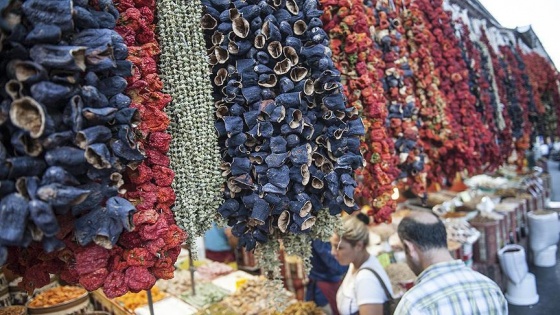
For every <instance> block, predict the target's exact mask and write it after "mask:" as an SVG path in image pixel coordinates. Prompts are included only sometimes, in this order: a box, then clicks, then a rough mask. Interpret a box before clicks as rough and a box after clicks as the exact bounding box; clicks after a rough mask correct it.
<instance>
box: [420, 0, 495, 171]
mask: <svg viewBox="0 0 560 315" xmlns="http://www.w3.org/2000/svg"><path fill="white" fill-rule="evenodd" d="M418 5H419V7H420V9H421V10H422V12H424V14H425V17H426V18H427V21H429V23H427V24H426V25H429V28H430V30H431V33H432V34H433V36H434V37H435V39H436V42H437V45H435V46H432V49H431V52H432V57H433V58H434V63H435V65H436V68H437V69H438V70H439V74H440V78H441V84H440V90H441V91H442V92H443V95H444V97H445V99H446V101H447V111H448V113H449V114H450V115H451V116H452V118H453V119H452V120H451V126H452V130H453V134H452V135H451V136H452V137H453V136H455V135H456V136H457V138H456V139H458V140H459V141H457V142H456V146H455V147H454V148H453V150H449V151H448V152H447V154H446V155H447V156H446V157H445V159H444V161H443V170H444V172H445V174H446V176H447V179H448V181H449V182H451V181H452V180H453V178H454V177H455V174H457V173H458V172H461V171H463V170H466V171H467V172H468V173H469V174H476V173H477V172H480V171H481V168H482V167H481V166H482V161H481V153H480V152H482V151H483V147H484V146H485V145H487V144H488V143H489V142H491V141H492V137H491V134H490V132H489V131H488V129H487V128H485V127H484V126H483V125H482V121H481V119H480V116H479V115H478V113H477V112H476V110H475V102H476V100H475V97H474V96H473V95H472V94H471V93H470V90H469V85H468V69H467V66H466V64H465V62H464V60H463V59H462V57H461V51H460V49H459V44H458V39H457V37H456V36H455V31H454V29H453V27H452V26H451V18H450V15H449V13H448V12H446V11H444V10H443V8H442V0H421V1H419V2H418Z"/></svg>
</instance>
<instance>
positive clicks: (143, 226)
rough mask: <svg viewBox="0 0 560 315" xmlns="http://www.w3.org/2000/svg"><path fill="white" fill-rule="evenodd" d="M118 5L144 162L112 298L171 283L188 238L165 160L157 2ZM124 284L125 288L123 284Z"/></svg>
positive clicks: (130, 195)
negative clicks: (178, 216)
mask: <svg viewBox="0 0 560 315" xmlns="http://www.w3.org/2000/svg"><path fill="white" fill-rule="evenodd" d="M116 7H117V9H118V10H119V12H120V13H121V17H120V20H119V22H118V24H117V27H116V29H115V30H116V31H117V32H118V33H119V34H120V35H121V36H122V37H123V38H124V39H125V42H126V44H127V46H128V49H129V58H128V60H130V61H131V62H132V63H133V76H132V77H130V78H129V80H128V87H127V90H126V92H127V94H128V95H129V96H130V97H131V99H132V104H131V105H130V106H131V107H133V108H136V109H138V112H139V113H140V117H141V122H140V124H139V125H138V131H139V132H140V133H141V136H140V143H141V144H142V145H143V148H144V151H145V153H146V160H144V161H143V162H142V163H141V164H140V165H138V167H137V168H136V169H135V170H129V172H128V174H127V175H128V181H127V182H126V184H127V189H128V192H127V193H126V195H125V196H126V198H127V199H128V200H130V201H131V202H133V203H134V204H135V205H136V209H137V212H136V213H135V214H134V217H133V222H134V224H135V229H134V230H133V231H132V232H126V233H123V235H122V236H121V238H120V240H119V243H118V244H119V245H120V246H121V247H119V248H118V249H114V250H113V251H117V252H119V253H118V255H114V256H113V257H112V260H111V265H110V267H112V268H111V270H112V272H111V273H110V274H109V277H108V278H109V279H110V281H108V283H107V284H105V285H104V287H103V289H104V292H105V294H107V296H109V297H114V296H119V295H122V294H124V293H125V292H126V291H132V292H138V291H140V290H148V289H150V288H151V287H152V286H153V285H154V283H155V281H156V279H158V278H160V279H171V278H172V277H173V271H174V266H173V265H174V263H175V261H176V260H177V256H178V255H179V252H180V250H181V247H180V246H181V244H182V243H183V242H184V241H185V239H186V234H185V232H183V231H182V230H181V229H180V228H179V227H178V226H177V225H176V223H175V218H174V216H173V212H172V210H171V207H172V206H173V203H174V202H175V192H174V191H173V189H172V188H171V183H172V181H173V177H174V173H173V171H172V170H171V169H170V168H169V158H168V157H167V151H168V150H169V144H170V142H171V136H170V135H169V134H168V133H166V132H165V130H166V129H167V127H168V126H169V117H168V116H167V115H166V114H165V112H164V111H163V110H164V108H165V106H166V105H167V104H168V103H169V102H170V101H171V96H169V95H168V94H164V93H163V92H162V88H163V83H162V82H161V79H160V78H159V76H158V74H157V62H158V55H159V53H160V49H159V45H158V42H157V40H156V37H155V33H154V30H155V23H154V15H155V13H154V12H155V7H156V5H155V0H140V1H139V0H135V1H132V0H128V1H119V2H118V3H117V5H116ZM124 280H125V282H126V285H122V284H123V283H124V282H123V281H124Z"/></svg>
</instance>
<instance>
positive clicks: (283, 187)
mask: <svg viewBox="0 0 560 315" xmlns="http://www.w3.org/2000/svg"><path fill="white" fill-rule="evenodd" d="M202 3H203V5H204V9H205V14H204V15H203V16H202V19H201V25H202V28H203V29H204V31H205V35H206V36H205V39H206V46H207V48H208V50H207V52H208V60H209V63H210V66H211V71H212V75H211V81H212V84H213V86H214V93H213V97H214V101H215V107H216V117H217V121H216V124H215V127H216V130H217V132H218V136H219V138H218V141H219V146H220V151H221V154H222V159H223V163H222V166H221V168H222V170H223V175H224V176H225V177H226V179H227V180H226V182H227V183H226V185H225V187H224V198H225V202H224V204H223V205H222V206H221V207H220V208H219V209H218V212H219V213H220V215H221V216H222V217H224V218H225V219H226V220H227V221H228V224H229V225H230V226H232V227H233V234H234V235H235V236H238V237H239V238H240V244H241V246H244V247H245V248H247V249H249V250H251V249H253V248H255V246H256V245H257V242H259V243H265V242H267V240H268V239H269V237H271V235H272V234H273V233H292V234H301V233H309V232H310V231H311V230H312V227H313V225H314V224H315V222H316V218H317V215H318V213H319V212H321V211H329V212H330V213H331V214H338V213H340V212H341V211H342V210H344V211H346V212H349V213H350V212H352V211H354V210H355V209H357V205H356V201H355V198H354V188H355V186H356V181H355V180H354V179H353V172H354V170H356V169H357V168H360V167H362V166H363V159H362V156H361V154H360V139H359V137H360V136H362V135H363V134H364V132H365V131H364V126H363V124H362V121H361V120H360V119H359V118H358V117H357V115H356V114H355V111H354V109H353V108H347V107H346V102H345V98H344V95H343V91H342V86H341V84H340V72H339V71H337V70H336V69H335V67H334V65H333V62H332V60H331V54H332V53H331V50H330V49H329V47H328V44H329V41H328V37H327V34H326V33H325V31H324V30H323V23H322V22H321V20H320V19H319V18H320V16H321V14H322V12H321V11H320V10H318V9H317V2H316V1H315V0H306V1H296V0H287V1H276V0H274V1H272V0H268V1H267V0H260V1H258V0H251V1H241V0H237V1H202ZM325 208H328V210H325Z"/></svg>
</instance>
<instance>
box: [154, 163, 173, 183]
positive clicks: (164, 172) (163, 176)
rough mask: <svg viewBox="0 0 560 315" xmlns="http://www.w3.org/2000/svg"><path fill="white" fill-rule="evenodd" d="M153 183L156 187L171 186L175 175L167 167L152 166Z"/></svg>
mask: <svg viewBox="0 0 560 315" xmlns="http://www.w3.org/2000/svg"><path fill="white" fill-rule="evenodd" d="M152 171H153V174H154V181H155V183H156V185H158V186H163V187H165V186H171V183H172V182H173V178H174V177H175V173H174V172H173V170H171V169H170V168H168V167H164V166H160V165H154V167H153V168H152Z"/></svg>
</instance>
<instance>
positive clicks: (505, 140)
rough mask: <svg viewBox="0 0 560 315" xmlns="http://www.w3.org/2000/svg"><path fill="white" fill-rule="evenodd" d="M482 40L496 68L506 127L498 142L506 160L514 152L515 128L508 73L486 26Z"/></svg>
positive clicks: (501, 132) (481, 31)
mask: <svg viewBox="0 0 560 315" xmlns="http://www.w3.org/2000/svg"><path fill="white" fill-rule="evenodd" d="M480 33H481V36H480V40H481V42H482V43H483V44H484V45H486V47H488V52H489V54H490V59H491V61H492V67H493V68H494V78H495V82H496V86H497V91H498V95H499V97H500V99H499V104H498V105H499V107H500V108H499V112H501V114H502V117H503V121H504V125H505V126H504V128H502V129H500V133H499V136H498V143H499V145H500V152H501V153H500V156H501V158H502V159H503V161H504V162H505V161H506V159H507V158H508V157H509V156H510V155H511V153H512V152H513V129H512V120H511V117H510V113H509V107H506V104H508V102H509V101H508V92H507V88H506V82H507V73H506V71H505V70H504V68H502V63H501V62H500V60H501V58H500V57H499V56H498V55H497V53H496V52H495V51H494V49H493V48H492V46H491V45H490V40H489V39H488V36H487V35H486V31H485V30H484V28H481V29H480Z"/></svg>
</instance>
